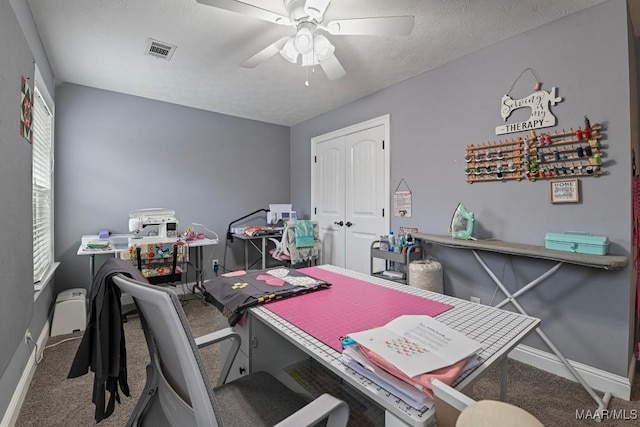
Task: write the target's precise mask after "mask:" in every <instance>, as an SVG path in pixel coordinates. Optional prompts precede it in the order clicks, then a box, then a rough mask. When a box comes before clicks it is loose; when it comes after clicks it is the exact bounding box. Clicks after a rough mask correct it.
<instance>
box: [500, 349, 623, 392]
mask: <svg viewBox="0 0 640 427" xmlns="http://www.w3.org/2000/svg"><path fill="white" fill-rule="evenodd" d="M509 357H510V358H511V359H514V360H517V361H518V362H522V363H526V364H527V365H531V366H533V367H535V368H538V369H541V370H543V371H546V372H549V373H552V374H555V375H558V376H560V377H563V378H566V379H569V380H572V381H575V382H578V380H576V379H575V378H574V376H573V375H572V374H571V372H570V371H569V369H567V367H566V366H564V364H563V363H562V362H561V361H560V359H559V358H558V357H557V356H556V355H555V354H551V353H547V352H546V351H542V350H538V349H536V348H533V347H529V346H526V345H519V346H518V347H516V348H515V350H513V351H512V352H511V353H509ZM569 362H570V363H571V365H572V366H573V367H574V368H575V370H576V371H578V373H579V374H580V376H582V378H583V379H584V380H585V382H586V383H587V384H589V385H590V386H591V387H592V388H593V389H594V390H600V391H603V392H608V393H611V394H612V395H613V396H615V397H618V398H620V399H624V400H627V401H629V400H631V382H630V381H629V378H626V377H621V376H620V375H615V374H612V373H610V372H607V371H603V370H601V369H597V368H594V367H591V366H589V365H585V364H582V363H578V362H574V361H572V360H570V361H569ZM633 365H634V366H635V360H634V363H633ZM598 394H599V396H600V397H602V395H601V394H600V393H598Z"/></svg>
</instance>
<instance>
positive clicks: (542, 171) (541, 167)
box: [465, 124, 606, 183]
mask: <svg viewBox="0 0 640 427" xmlns="http://www.w3.org/2000/svg"><path fill="white" fill-rule="evenodd" d="M601 129H602V126H601V125H599V124H594V125H592V126H591V128H590V135H588V138H585V137H580V138H579V133H581V132H583V131H582V130H581V129H579V130H574V129H570V130H568V131H567V130H564V129H563V130H561V131H557V132H553V133H544V134H541V135H538V134H536V131H535V130H532V131H530V133H529V135H528V136H527V137H526V138H522V137H518V138H513V139H509V140H506V141H498V142H493V143H485V144H479V145H473V144H472V145H467V149H466V154H465V163H466V165H465V174H466V176H467V178H466V179H467V182H469V183H474V182H486V181H507V180H517V181H520V180H522V179H527V180H529V181H536V180H538V179H554V178H566V177H571V176H574V177H575V176H580V177H584V176H595V177H598V176H601V175H603V174H604V173H605V172H604V171H603V170H602V166H603V162H604V160H603V158H604V157H606V154H605V153H604V152H603V148H604V147H603V146H602V144H601V142H600V140H601V138H602V134H601V133H600V131H601Z"/></svg>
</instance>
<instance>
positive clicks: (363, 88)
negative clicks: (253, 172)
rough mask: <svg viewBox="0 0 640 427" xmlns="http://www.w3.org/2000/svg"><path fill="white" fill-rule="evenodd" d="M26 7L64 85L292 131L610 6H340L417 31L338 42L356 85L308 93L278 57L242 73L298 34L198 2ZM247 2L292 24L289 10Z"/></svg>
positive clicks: (512, 2)
mask: <svg viewBox="0 0 640 427" xmlns="http://www.w3.org/2000/svg"><path fill="white" fill-rule="evenodd" d="M26 1H27V3H28V5H29V7H30V8H31V11H32V14H33V17H34V21H35V23H36V27H37V29H38V32H39V33H40V38H41V39H42V42H43V44H44V48H45V51H46V52H47V56H48V58H49V60H50V62H51V66H52V68H53V72H54V74H55V76H56V79H57V81H60V82H69V83H76V84H80V85H85V86H90V87H95V88H100V89H106V90H110V91H115V92H121V93H125V94H130V95H136V96H141V97H145V98H150V99H155V100H160V101H166V102H171V103H174V104H179V105H185V106H189V107H194V108H199V109H203V110H209V111H214V112H218V113H223V114H229V115H233V116H238V117H244V118H249V119H254V120H259V121H264V122H269V123H276V124H281V125H287V126H292V125H294V124H297V123H300V122H302V121H304V120H307V119H310V118H312V117H315V116H317V115H319V114H322V113H324V112H326V111H329V110H332V109H334V108H336V107H338V106H341V105H344V104H347V103H349V102H351V101H354V100H356V99H358V98H361V97H363V96H365V95H368V94H370V93H373V92H375V91H378V90H380V89H382V88H385V87H387V86H390V85H392V84H394V83H397V82H400V81H402V80H405V79H408V78H410V77H413V76H416V75H418V74H421V73H423V72H425V71H428V70H431V69H433V68H435V67H438V66H440V65H442V64H444V63H447V62H449V61H452V60H454V59H456V58H459V57H461V56H463V55H466V54H468V53H471V52H473V51H476V50H479V49H481V48H483V47H485V46H488V45H491V44H494V43H496V42H498V41H500V40H503V39H505V38H508V37H511V36H514V35H517V34H520V33H522V32H524V31H527V30H529V29H531V28H535V27H538V26H540V25H542V24H545V23H547V22H550V21H553V20H555V19H558V18H560V17H562V16H565V15H568V14H571V13H574V12H576V11H579V10H581V9H584V8H587V7H591V6H593V5H595V4H598V3H601V2H602V1H603V0H393V1H389V0H387V1H384V0H333V2H332V3H331V5H330V6H329V9H328V10H327V13H326V15H325V18H326V19H325V20H332V19H338V18H355V17H367V16H394V15H407V14H409V15H414V16H415V27H414V29H413V32H412V33H411V34H410V35H409V36H388V37H381V36H329V38H330V40H331V41H332V43H333V44H334V45H335V47H336V52H335V54H336V56H337V57H338V58H339V60H340V61H341V63H342V65H343V67H344V68H345V70H346V72H347V74H346V76H345V77H342V78H340V79H338V80H334V81H329V80H327V78H326V77H325V75H324V73H323V72H322V70H321V69H320V68H317V69H316V70H315V73H313V75H310V76H309V80H310V83H311V84H310V86H309V87H305V85H304V81H305V78H306V76H305V69H304V68H303V67H301V66H300V65H297V64H291V63H289V62H287V61H286V60H285V59H284V58H282V57H281V56H280V55H275V56H274V57H272V58H271V59H269V60H268V61H267V62H265V63H263V64H261V65H260V66H258V67H257V68H254V69H246V68H241V67H239V66H238V64H239V63H241V62H242V61H244V60H245V59H247V58H248V57H250V56H252V55H253V54H255V53H256V52H258V51H259V50H261V49H262V48H264V47H266V46H267V45H269V44H271V43H273V42H274V41H276V40H278V39H279V38H281V37H284V36H287V35H291V34H293V32H294V31H295V29H294V28H292V27H282V26H279V25H275V24H271V23H269V22H265V21H262V20H259V19H256V18H253V17H249V16H245V15H240V14H237V13H233V12H229V11H225V10H220V9H216V8H213V7H210V6H205V5H202V4H199V3H196V1H195V0H56V1H51V0H26ZM244 2H245V3H250V4H253V5H259V6H260V7H262V8H265V9H269V10H272V11H274V12H278V13H281V14H286V13H285V9H284V5H283V1H282V0H244ZM632 3H636V6H637V3H638V2H637V0H633V1H632ZM633 9H636V8H635V7H633V8H632V12H634V13H635V14H639V13H640V10H635V11H634V10H633ZM636 22H637V21H636ZM148 38H153V39H156V40H159V41H162V42H166V43H169V44H173V45H177V49H176V51H175V54H174V55H173V58H172V59H171V60H170V61H166V60H164V59H157V58H154V57H152V56H149V55H146V53H145V52H146V51H145V48H146V41H147V39H148Z"/></svg>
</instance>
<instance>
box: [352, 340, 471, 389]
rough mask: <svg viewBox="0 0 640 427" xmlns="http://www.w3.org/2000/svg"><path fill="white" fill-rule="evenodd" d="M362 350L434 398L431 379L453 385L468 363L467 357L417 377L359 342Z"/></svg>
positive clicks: (386, 369) (377, 363)
mask: <svg viewBox="0 0 640 427" xmlns="http://www.w3.org/2000/svg"><path fill="white" fill-rule="evenodd" d="M358 347H359V348H360V351H361V352H362V354H364V355H365V357H366V358H367V359H369V360H370V361H371V362H373V363H375V364H376V365H378V366H379V367H381V368H382V369H384V370H385V371H387V372H389V373H390V374H392V375H394V376H395V377H397V378H400V379H401V380H402V381H404V382H406V383H409V384H411V385H412V386H414V387H416V388H418V390H422V391H423V392H424V393H426V394H428V395H429V396H430V397H431V398H433V389H432V387H431V380H432V379H434V378H437V379H439V380H440V381H442V382H443V383H445V384H447V385H451V383H452V382H453V381H454V380H455V379H456V378H458V375H460V373H461V372H462V370H463V368H464V367H465V365H466V364H467V359H468V358H466V359H462V360H460V361H459V362H457V363H454V364H453V365H449V366H447V367H444V368H442V369H437V370H435V371H432V372H427V373H425V374H420V375H416V376H415V377H409V376H407V375H405V374H404V373H402V371H400V370H399V369H398V368H396V367H395V366H394V365H392V364H391V363H389V362H388V361H387V360H386V359H385V358H383V357H381V356H380V355H378V354H377V353H374V352H373V351H371V350H369V349H368V348H366V347H364V346H363V345H361V344H358Z"/></svg>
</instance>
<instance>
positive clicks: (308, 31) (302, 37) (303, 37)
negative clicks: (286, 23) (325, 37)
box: [293, 22, 315, 54]
mask: <svg viewBox="0 0 640 427" xmlns="http://www.w3.org/2000/svg"><path fill="white" fill-rule="evenodd" d="M313 30H315V28H313V25H312V24H310V23H307V22H305V23H302V24H300V25H299V26H298V32H297V33H296V35H295V36H294V38H293V44H294V46H295V48H296V50H297V51H298V52H299V53H301V54H305V53H309V52H311V50H313Z"/></svg>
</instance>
